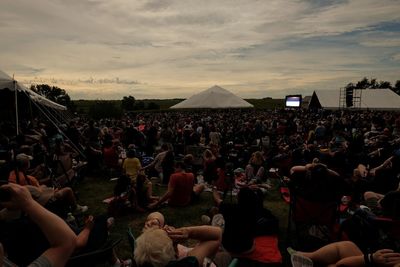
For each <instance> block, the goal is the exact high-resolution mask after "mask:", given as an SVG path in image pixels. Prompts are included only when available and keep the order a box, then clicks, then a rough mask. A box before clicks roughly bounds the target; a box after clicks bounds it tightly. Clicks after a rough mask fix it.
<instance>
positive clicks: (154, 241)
mask: <svg viewBox="0 0 400 267" xmlns="http://www.w3.org/2000/svg"><path fill="white" fill-rule="evenodd" d="M134 258H135V261H136V264H137V266H139V267H144V266H152V267H164V266H166V265H167V264H168V262H170V261H172V260H175V259H176V253H175V249H174V245H173V242H172V240H171V238H169V236H168V234H167V232H166V231H164V230H162V229H150V230H148V231H144V232H143V233H142V234H141V235H140V236H139V237H138V238H137V239H136V247H135V251H134Z"/></svg>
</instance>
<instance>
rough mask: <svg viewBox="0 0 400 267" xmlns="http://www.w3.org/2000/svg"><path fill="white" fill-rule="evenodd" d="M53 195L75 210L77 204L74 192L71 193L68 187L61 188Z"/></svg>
mask: <svg viewBox="0 0 400 267" xmlns="http://www.w3.org/2000/svg"><path fill="white" fill-rule="evenodd" d="M54 195H55V197H56V198H57V199H60V200H64V201H66V202H67V203H68V204H69V205H70V206H71V209H72V210H75V209H76V207H77V203H76V199H75V195H74V192H72V189H71V188H69V187H65V188H62V189H60V190H58V191H57V192H56V193H55V194H54Z"/></svg>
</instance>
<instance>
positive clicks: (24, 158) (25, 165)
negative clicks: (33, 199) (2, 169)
mask: <svg viewBox="0 0 400 267" xmlns="http://www.w3.org/2000/svg"><path fill="white" fill-rule="evenodd" d="M15 159H16V163H15V164H16V168H15V169H14V170H12V171H11V172H10V174H9V176H8V181H9V182H10V183H16V184H19V185H32V186H37V187H38V186H39V181H38V180H37V179H36V178H35V177H33V176H31V175H27V174H26V171H27V170H28V169H29V168H30V162H29V161H30V160H32V159H33V157H31V156H29V155H27V154H24V153H21V154H18V155H17V156H16V157H15ZM17 170H18V176H17V175H16V173H17Z"/></svg>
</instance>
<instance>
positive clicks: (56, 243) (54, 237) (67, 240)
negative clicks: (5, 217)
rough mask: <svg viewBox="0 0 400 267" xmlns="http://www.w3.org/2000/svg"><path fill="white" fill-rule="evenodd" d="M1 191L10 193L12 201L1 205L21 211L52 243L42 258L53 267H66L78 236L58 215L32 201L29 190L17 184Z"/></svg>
mask: <svg viewBox="0 0 400 267" xmlns="http://www.w3.org/2000/svg"><path fill="white" fill-rule="evenodd" d="M0 190H3V192H4V191H6V192H9V194H10V195H11V199H10V200H9V201H6V202H2V203H1V204H2V205H3V206H4V207H7V208H8V209H20V210H22V211H24V212H26V214H27V215H28V216H29V217H30V218H31V219H32V221H33V222H35V223H36V224H37V225H38V226H39V228H40V229H41V230H42V231H43V233H44V235H45V236H46V238H47V240H48V241H49V243H50V248H48V249H47V250H46V251H45V252H44V253H43V254H42V256H44V257H45V258H47V260H48V261H49V262H50V264H51V266H54V267H58V266H60V267H61V266H64V265H65V264H66V262H67V261H68V258H69V256H70V255H71V254H72V252H73V251H74V249H75V245H76V236H75V234H74V232H72V230H71V229H70V228H69V226H68V225H67V224H66V223H65V222H64V221H63V220H62V219H61V218H60V217H58V216H57V215H55V214H53V213H51V212H50V211H48V210H46V209H45V208H44V207H42V206H41V205H40V204H39V203H37V202H36V201H34V200H33V199H32V196H31V195H30V193H29V191H28V189H27V188H25V187H23V186H20V185H17V184H7V185H3V186H1V188H0Z"/></svg>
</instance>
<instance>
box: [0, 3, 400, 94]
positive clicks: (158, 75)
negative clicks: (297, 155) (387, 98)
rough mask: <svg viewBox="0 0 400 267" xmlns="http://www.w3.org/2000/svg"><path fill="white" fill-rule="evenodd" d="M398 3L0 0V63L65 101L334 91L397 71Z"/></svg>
mask: <svg viewBox="0 0 400 267" xmlns="http://www.w3.org/2000/svg"><path fill="white" fill-rule="evenodd" d="M399 11H400V3H399V2H398V1H397V0H381V1H375V0H331V1H328V0H326V1H325V0H324V1H323V0H297V1H291V0H270V1H262V0H219V1H211V0H204V1H201V4H199V1H198V0H185V1H181V0H164V1H156V0H151V1H150V0H141V1H126V0H71V1H63V0H53V1H50V0H36V1H28V0H18V1H15V0H3V2H2V8H1V9H0V34H1V36H2V41H1V42H0V51H2V53H0V62H1V64H0V65H1V68H2V69H3V70H4V71H6V72H9V73H16V76H17V77H20V78H21V79H22V80H23V81H25V82H26V83H28V84H29V83H30V82H34V81H35V80H37V81H38V80H40V81H48V82H49V83H53V84H54V85H59V86H60V87H63V88H64V87H65V88H64V89H66V90H67V91H68V92H69V91H71V92H73V93H71V95H73V97H74V98H91V96H92V97H93V98H97V97H100V98H104V99H106V98H114V97H115V98H120V97H121V96H123V94H132V95H134V96H135V97H136V98H151V96H153V98H154V97H161V98H170V97H182V96H184V97H187V96H190V95H191V94H192V93H193V92H195V91H198V90H201V89H206V88H208V87H210V86H212V85H214V84H220V85H225V86H227V87H230V88H231V89H232V90H234V91H235V92H236V93H238V94H239V95H241V96H246V97H249V96H254V97H256V96H264V94H265V93H266V92H268V93H271V94H272V92H273V94H276V95H278V94H282V95H284V94H285V91H287V90H302V91H304V90H309V91H312V89H313V88H314V89H315V88H318V89H320V88H321V87H322V88H330V89H335V88H339V87H341V86H343V84H347V83H348V82H349V80H350V79H351V80H354V79H355V80H357V79H359V78H362V77H364V76H369V75H373V76H374V77H377V78H378V79H380V80H381V79H382V80H385V79H387V80H395V79H398V66H397V65H398V64H397V63H398V54H399V50H398V47H399V44H400V39H399V37H398V36H399V35H398V30H397V29H398V28H400V20H399V17H398V14H399ZM85 77H86V78H85ZM88 77H93V79H91V78H88ZM117 77H118V78H117ZM139 81H140V82H139ZM230 88H228V89H230Z"/></svg>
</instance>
